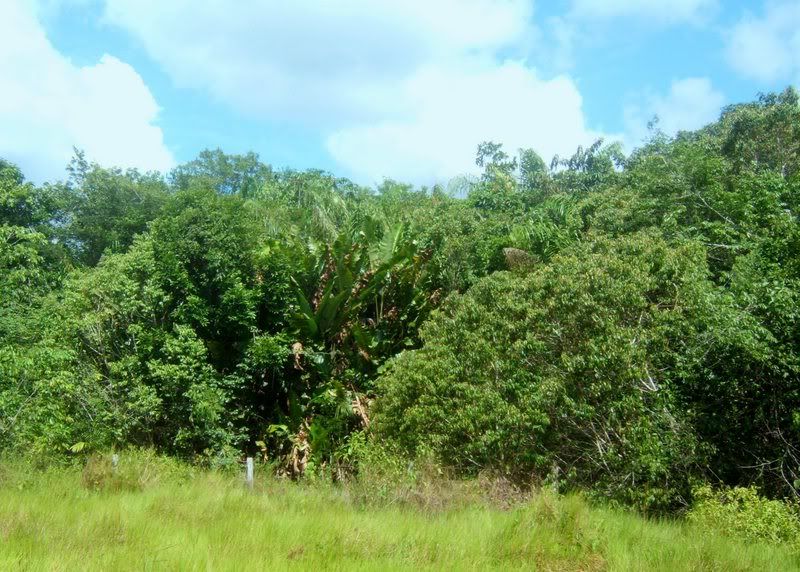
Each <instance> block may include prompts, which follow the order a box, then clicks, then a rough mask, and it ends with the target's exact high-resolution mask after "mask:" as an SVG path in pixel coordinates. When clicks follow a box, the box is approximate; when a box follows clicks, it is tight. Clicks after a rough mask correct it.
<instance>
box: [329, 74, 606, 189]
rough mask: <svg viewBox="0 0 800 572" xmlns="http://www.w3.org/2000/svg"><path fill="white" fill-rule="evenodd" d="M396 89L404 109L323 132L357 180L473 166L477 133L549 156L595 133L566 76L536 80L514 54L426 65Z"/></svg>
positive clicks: (440, 177)
mask: <svg viewBox="0 0 800 572" xmlns="http://www.w3.org/2000/svg"><path fill="white" fill-rule="evenodd" d="M400 89H401V91H402V97H403V98H404V99H405V100H406V101H409V102H411V104H412V105H413V107H414V109H415V113H414V114H413V115H412V116H410V117H408V118H406V119H402V120H387V121H378V122H374V123H365V124H362V125H356V126H354V127H348V128H345V129H341V130H339V131H337V132H335V133H333V134H332V135H331V136H330V137H329V138H328V140H327V147H328V149H329V150H330V152H331V154H332V155H333V156H334V157H335V158H336V159H337V160H338V161H339V162H340V163H341V164H343V165H344V166H345V167H347V168H348V169H349V171H350V172H351V173H353V174H354V175H355V176H356V178H358V179H360V180H367V181H379V180H380V179H381V178H382V177H384V176H390V175H392V174H394V173H397V172H400V173H403V174H404V175H406V176H407V177H408V178H410V179H411V180H416V181H444V180H446V179H447V178H448V177H451V176H453V175H454V174H459V173H466V172H470V171H473V170H474V168H475V167H474V163H473V159H474V156H475V149H476V148H477V145H478V143H480V142H481V141H484V140H493V141H497V142H502V143H504V144H505V146H506V148H507V149H509V150H510V151H512V152H514V151H516V149H518V148H522V147H531V148H534V149H535V150H536V151H538V152H539V154H541V155H542V156H543V157H545V158H546V159H550V158H551V157H552V156H553V155H555V154H561V155H564V154H571V153H572V152H574V151H575V148H576V146H577V145H579V144H582V145H586V144H589V143H591V142H593V141H594V140H595V139H596V138H598V137H601V136H602V134H600V133H596V132H593V131H592V130H591V129H589V128H588V127H587V125H586V123H585V120H584V118H583V110H582V107H581V106H582V100H581V96H580V94H579V92H578V90H577V88H576V86H575V84H574V83H573V82H572V81H571V80H570V79H568V78H567V77H563V76H562V77H557V78H554V79H550V80H543V79H541V78H539V77H537V75H536V73H535V72H534V71H533V70H531V69H529V68H527V67H526V66H525V65H524V63H523V62H520V61H506V62H504V63H502V64H501V65H494V64H491V63H486V62H483V63H479V62H473V63H472V65H468V66H465V67H463V68H459V69H453V68H444V67H439V66H428V67H425V68H423V69H421V70H420V71H419V72H418V73H416V74H414V75H413V76H412V77H410V78H409V79H408V80H407V81H406V82H404V84H403V85H402V86H401V88H400Z"/></svg>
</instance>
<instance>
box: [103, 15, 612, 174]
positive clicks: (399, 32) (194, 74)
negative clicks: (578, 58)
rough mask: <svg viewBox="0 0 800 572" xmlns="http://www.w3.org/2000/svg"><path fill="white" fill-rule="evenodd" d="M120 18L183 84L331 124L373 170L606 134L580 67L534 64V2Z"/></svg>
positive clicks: (429, 170) (399, 170)
mask: <svg viewBox="0 0 800 572" xmlns="http://www.w3.org/2000/svg"><path fill="white" fill-rule="evenodd" d="M106 19H107V20H108V21H109V22H112V23H114V24H116V25H118V26H121V27H123V28H125V29H126V30H128V31H129V32H130V33H131V34H132V35H133V36H134V37H136V38H138V39H139V40H140V41H141V43H142V45H143V46H144V47H145V49H146V50H147V51H148V53H149V54H150V55H151V57H152V58H153V59H154V60H155V61H157V62H158V63H159V64H160V65H161V66H162V67H163V68H164V69H165V70H166V71H167V72H168V73H169V75H170V76H171V77H172V78H173V79H174V81H175V82H176V84H178V85H181V86H183V87H193V88H199V89H203V90H205V91H207V92H209V93H211V94H212V95H213V96H214V97H216V98H217V99H218V100H220V101H223V102H225V103H227V104H229V105H230V106H232V107H233V108H235V109H238V110H239V111H241V112H244V113H247V114H249V115H250V116H251V117H254V118H264V119H269V120H272V121H275V120H278V121H288V122H292V123H295V124H296V123H304V124H305V125H307V126H312V127H313V128H315V129H317V130H319V131H321V132H322V134H323V135H322V137H323V139H324V144H325V146H326V148H327V149H328V151H329V152H330V153H331V155H332V156H333V157H334V158H335V159H336V160H337V161H338V162H339V163H340V165H342V167H343V168H344V169H345V170H347V172H348V173H349V174H350V175H351V176H353V177H354V178H356V179H357V180H359V181H361V182H367V183H371V182H375V181H378V180H380V179H381V178H382V177H384V176H387V177H400V178H403V179H408V180H412V181H415V182H418V183H430V182H432V181H433V180H443V179H446V178H448V177H452V176H456V175H460V174H463V173H465V172H471V171H474V169H475V167H474V164H473V157H474V153H475V149H476V146H477V144H478V143H479V142H481V141H482V140H485V139H493V140H496V141H498V142H502V143H504V144H505V145H506V146H507V147H508V148H509V149H511V150H514V149H515V148H516V147H533V148H535V149H536V150H537V151H539V152H540V153H541V154H542V155H544V156H545V157H547V156H550V155H552V154H553V153H569V152H572V151H574V149H575V147H576V146H577V145H579V144H586V143H587V142H589V141H591V140H592V139H593V138H594V137H596V136H598V135H599V134H598V133H595V132H594V131H592V130H591V129H589V127H588V126H587V125H586V121H585V119H584V115H583V110H582V107H581V97H580V94H579V93H578V89H577V87H576V86H575V84H574V83H573V82H572V81H571V80H570V79H569V78H567V77H557V78H552V79H543V78H541V77H540V76H539V75H538V74H537V72H536V70H535V69H533V68H531V67H530V66H528V65H527V64H526V63H525V60H524V55H525V53H526V52H527V51H528V50H529V49H530V46H531V44H532V42H533V39H534V37H535V34H536V31H535V29H534V27H533V24H532V22H533V3H532V2H531V1H530V0H439V1H437V2H430V1H429V0H405V1H403V2H376V1H375V0H340V1H338V2H336V3H333V2H326V1H324V0H317V1H308V2H281V1H278V0H249V1H245V2H242V3H239V4H237V7H236V10H231V9H230V5H229V3H228V2H223V1H222V0H208V1H205V2H195V1H194V0H174V1H172V2H169V3H163V2H161V1H160V0H106ZM175 22H181V25H180V26H175Z"/></svg>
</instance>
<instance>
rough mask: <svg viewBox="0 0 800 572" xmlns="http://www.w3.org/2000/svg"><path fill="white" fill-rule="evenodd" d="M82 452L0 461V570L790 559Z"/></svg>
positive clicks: (792, 566) (428, 491)
mask: <svg viewBox="0 0 800 572" xmlns="http://www.w3.org/2000/svg"><path fill="white" fill-rule="evenodd" d="M93 463H94V464H90V465H89V466H88V467H87V468H86V469H84V470H81V469H77V468H65V469H50V470H46V471H39V472H36V471H34V472H31V471H30V468H29V467H26V466H20V465H9V464H8V463H6V464H2V465H0V570H236V571H239V570H285V569H293V570H321V569H323V570H329V569H337V570H339V569H347V570H349V569H352V570H425V569H429V570H491V569H498V570H516V569H519V570H587V571H590V570H665V571H666V570H669V571H674V570H720V571H723V570H724V571H736V570H800V557H798V555H797V554H796V553H794V552H792V551H790V550H788V549H785V548H780V547H774V546H769V545H765V544H746V543H743V542H740V541H736V540H735V539H732V538H728V537H726V536H724V535H722V534H720V533H719V532H713V531H709V530H703V529H701V528H699V527H697V526H696V525H693V524H690V523H680V522H668V521H662V522H656V521H651V520H646V519H643V518H641V517H639V516H637V515H634V514H631V513H628V512H624V511H617V510H610V509H605V508H597V507H592V506H590V505H588V504H587V503H586V502H585V501H584V500H582V499H581V498H579V497H556V496H554V495H551V494H547V493H539V494H533V495H531V496H530V497H529V498H527V499H526V500H521V501H519V502H510V503H509V502H496V499H495V500H491V497H492V495H491V494H487V495H484V494H481V493H483V492H491V491H488V489H486V486H485V483H483V484H481V483H473V484H465V485H463V484H462V485H458V484H452V483H451V484H440V485H436V486H431V485H429V484H428V485H424V486H423V485H420V486H419V488H418V490H416V491H411V490H409V489H405V490H404V491H402V493H399V494H397V495H391V494H382V495H379V496H380V500H375V498H376V497H375V495H374V494H373V493H374V491H375V490H377V489H375V488H374V487H371V486H365V485H363V484H354V485H349V486H331V485H326V484H319V483H317V484H313V483H312V484H299V485H298V484H293V483H288V482H283V481H277V480H274V479H271V478H266V477H264V476H263V475H262V476H261V478H259V479H258V480H257V482H256V485H255V487H254V488H253V490H248V489H247V488H246V487H245V486H244V484H243V482H242V480H241V478H240V476H238V475H235V474H222V473H215V472H208V471H200V470H196V469H192V468H189V467H185V466H182V465H179V464H178V463H175V462H173V461H169V460H166V459H159V458H157V457H154V456H152V455H144V456H142V455H141V454H140V455H138V456H134V457H125V456H123V458H122V460H121V462H120V466H119V469H118V471H117V472H113V471H112V470H111V468H110V465H109V464H108V463H107V461H103V460H100V461H93ZM382 490H383V491H384V493H385V492H386V489H385V487H384V488H383V489H382ZM412 493H413V494H412ZM495 496H496V495H495ZM486 498H490V500H489V501H486V500H482V499H486ZM506 500H507V499H506ZM509 505H510V506H511V508H508V506H509Z"/></svg>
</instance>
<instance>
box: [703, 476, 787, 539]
mask: <svg viewBox="0 0 800 572" xmlns="http://www.w3.org/2000/svg"><path fill="white" fill-rule="evenodd" d="M694 496H695V500H696V502H695V505H694V507H693V508H692V510H691V511H690V512H689V514H688V518H689V520H690V521H692V522H694V523H696V524H699V525H700V526H701V527H703V528H708V529H711V530H716V531H719V532H721V533H723V534H726V535H730V536H734V537H738V538H741V539H743V540H749V541H759V540H760V541H766V542H770V543H773V544H785V545H789V546H792V547H793V548H795V549H797V550H800V507H798V505H797V504H796V503H790V502H787V501H782V500H769V499H766V498H764V497H762V496H760V495H759V494H758V490H757V489H756V488H755V487H734V488H726V489H722V490H714V489H712V488H711V487H710V486H709V485H704V486H702V487H699V488H697V489H695V491H694Z"/></svg>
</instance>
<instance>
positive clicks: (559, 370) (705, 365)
mask: <svg viewBox="0 0 800 572" xmlns="http://www.w3.org/2000/svg"><path fill="white" fill-rule="evenodd" d="M706 272H707V271H706V268H705V261H704V257H703V251H702V249H701V248H698V246H697V245H693V244H686V245H681V246H678V247H671V246H669V245H668V244H666V243H664V242H663V241H660V240H658V239H654V238H652V237H650V236H647V235H643V236H633V237H630V238H625V239H621V240H618V241H610V240H600V239H598V240H595V241H594V242H593V243H591V244H586V245H580V246H578V247H576V248H574V249H572V250H571V251H569V252H568V253H567V254H563V255H561V256H558V257H556V258H554V259H553V261H552V263H551V264H550V265H547V266H544V267H541V268H538V269H536V270H534V271H532V272H531V273H530V274H528V275H510V274H495V275H493V276H492V277H490V278H488V279H485V280H483V281H481V282H479V283H478V284H476V285H475V286H474V287H473V288H472V289H471V290H470V291H469V292H468V293H467V294H466V295H463V296H456V297H453V298H451V299H450V300H448V302H447V303H446V304H445V306H444V307H443V308H442V310H441V311H440V312H438V313H436V314H435V317H434V318H432V320H431V321H429V322H428V323H427V324H426V326H425V327H424V328H423V331H422V338H423V340H424V341H425V345H424V346H423V348H422V349H420V350H417V351H412V352H406V353H404V354H402V355H401V356H400V357H399V358H397V359H396V360H395V361H394V362H393V363H392V365H391V368H390V369H389V371H388V373H387V374H385V375H384V376H383V378H382V379H381V380H380V383H381V386H380V387H381V388H382V392H383V394H384V396H383V398H382V399H381V401H380V402H379V407H380V410H379V411H380V413H379V419H378V421H377V423H378V432H379V434H380V435H381V436H383V437H385V438H386V439H389V440H394V441H397V442H399V443H400V444H402V445H403V446H404V447H405V448H406V449H407V450H408V451H409V452H410V453H411V454H413V453H414V452H415V451H416V450H417V449H419V448H420V447H427V448H429V449H431V450H432V451H434V452H436V454H437V455H438V457H439V458H440V460H441V461H442V462H444V463H446V464H448V465H450V466H455V467H458V468H459V469H460V470H462V471H466V472H475V471H479V470H483V469H486V468H489V469H493V470H498V471H501V472H505V473H508V474H511V475H513V476H515V477H516V478H518V479H519V478H522V479H524V478H527V475H531V474H533V475H534V478H538V479H539V480H545V479H548V478H549V479H556V480H562V481H563V483H564V485H565V486H575V485H586V486H590V487H591V488H592V489H594V490H597V491H602V492H603V494H605V495H608V496H611V497H612V498H618V499H620V500H624V501H628V502H635V503H637V504H640V505H642V506H644V507H650V508H663V507H666V506H669V505H670V504H674V503H678V504H680V503H681V502H684V501H683V500H682V499H685V498H688V490H687V486H688V482H687V481H686V480H685V479H686V478H687V477H688V475H689V473H690V472H691V471H695V470H696V468H697V467H698V465H699V464H701V463H702V461H703V459H704V454H703V451H704V449H703V446H702V445H701V444H700V443H699V442H698V440H697V437H696V435H695V434H694V431H693V428H692V422H693V421H694V420H693V418H692V410H691V409H684V408H682V407H680V405H679V404H680V403H681V400H682V399H683V398H684V395H685V391H686V390H685V385H686V384H687V383H688V382H689V380H693V379H694V377H692V376H697V374H698V372H701V371H703V372H705V371H707V370H708V369H709V367H710V365H709V364H710V363H714V362H715V360H713V359H712V360H709V359H708V352H709V351H711V352H714V351H715V350H714V348H719V349H720V350H721V349H722V348H726V347H729V346H730V345H735V344H737V343H745V342H744V341H740V340H737V339H736V338H735V337H733V336H732V335H731V334H732V332H733V331H738V332H742V334H739V335H748V336H757V335H758V328H757V327H756V326H755V324H752V323H748V322H747V320H746V319H744V318H743V316H742V315H741V314H740V313H739V312H738V311H737V309H736V308H735V306H734V305H733V304H732V303H731V301H730V300H726V299H725V298H724V297H720V296H719V295H717V294H716V293H715V291H714V289H713V284H712V283H711V282H710V281H708V279H707V276H706ZM747 328H750V329H751V330H752V331H748V330H747ZM680 346H683V349H682V351H681V352H680V353H679V354H678V355H684V356H686V357H687V359H686V361H681V362H678V363H676V361H675V355H674V354H673V351H674V349H673V348H676V347H680ZM634 482H635V483H636V485H633V483H634Z"/></svg>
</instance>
